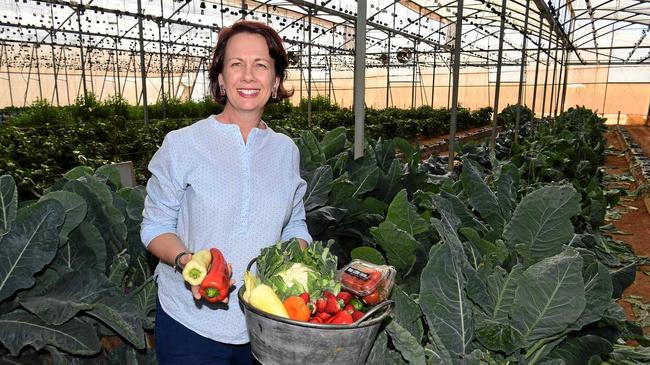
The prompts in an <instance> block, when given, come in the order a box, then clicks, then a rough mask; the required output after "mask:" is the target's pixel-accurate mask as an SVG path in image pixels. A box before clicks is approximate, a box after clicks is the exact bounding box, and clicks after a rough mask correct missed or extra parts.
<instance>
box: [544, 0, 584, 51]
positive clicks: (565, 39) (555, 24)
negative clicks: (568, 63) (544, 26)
mask: <svg viewBox="0 0 650 365" xmlns="http://www.w3.org/2000/svg"><path fill="white" fill-rule="evenodd" d="M533 1H534V2H535V5H537V9H539V13H540V15H541V16H543V17H544V18H546V20H547V21H548V24H549V25H550V26H551V28H552V29H553V30H554V31H555V34H556V35H557V36H558V38H560V39H562V43H564V47H565V48H566V49H568V50H572V51H573V52H574V53H575V54H576V56H577V57H578V60H580V62H584V60H583V59H582V57H581V56H580V54H579V53H578V50H577V49H576V48H575V47H574V46H573V43H572V42H571V40H570V39H569V36H568V35H567V34H566V33H565V32H564V28H562V25H561V24H560V22H559V21H558V20H557V19H555V17H553V14H551V10H550V9H549V8H548V5H546V3H545V2H544V0H533Z"/></svg>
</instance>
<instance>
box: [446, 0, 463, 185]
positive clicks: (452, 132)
mask: <svg viewBox="0 0 650 365" xmlns="http://www.w3.org/2000/svg"><path fill="white" fill-rule="evenodd" d="M462 36H463V0H457V4H456V38H455V39H454V41H455V44H454V62H453V74H454V76H453V78H454V90H453V92H452V99H453V100H452V103H451V120H450V123H449V158H448V161H447V171H449V172H450V173H451V172H453V171H454V149H455V143H456V123H457V121H458V86H459V85H458V82H459V81H460V48H461V46H462V43H461V38H462Z"/></svg>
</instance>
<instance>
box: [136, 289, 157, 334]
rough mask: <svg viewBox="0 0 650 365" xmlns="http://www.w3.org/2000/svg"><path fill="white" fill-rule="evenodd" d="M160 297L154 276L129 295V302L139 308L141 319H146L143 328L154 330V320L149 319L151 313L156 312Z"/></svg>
mask: <svg viewBox="0 0 650 365" xmlns="http://www.w3.org/2000/svg"><path fill="white" fill-rule="evenodd" d="M157 296H158V287H157V286H156V282H155V281H154V278H153V276H150V277H149V279H147V281H145V282H144V283H143V284H142V285H140V286H139V287H138V288H136V289H135V290H134V291H133V292H132V293H130V294H129V302H131V304H132V305H133V306H134V307H135V308H137V310H138V313H139V315H140V317H141V318H143V319H145V323H144V324H143V327H144V328H146V329H153V327H154V318H152V317H149V315H150V314H151V312H154V311H155V310H156V298H157Z"/></svg>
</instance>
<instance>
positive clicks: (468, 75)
mask: <svg viewBox="0 0 650 365" xmlns="http://www.w3.org/2000/svg"><path fill="white" fill-rule="evenodd" d="M517 68H518V67H507V68H504V69H503V70H502V82H501V96H500V102H499V105H500V108H503V107H505V106H506V105H508V104H516V103H517V93H518V82H517V79H518V77H519V75H518V71H517ZM545 72H546V69H545V67H544V66H543V65H542V66H541V67H540V68H539V75H538V80H537V83H538V88H537V101H536V103H535V111H536V113H537V114H538V115H540V114H542V104H543V90H544V78H545ZM302 73H303V75H302V88H301V87H300V85H301V76H300V71H299V70H298V69H291V70H290V71H289V80H288V82H287V86H289V87H290V88H291V87H292V88H293V89H294V91H295V93H294V96H293V98H292V99H291V100H292V102H293V103H294V104H297V103H298V102H299V100H300V98H301V97H302V98H307V96H308V92H307V79H308V75H307V71H306V70H303V71H302ZM390 73H391V76H390V79H391V80H390V88H387V72H386V68H369V69H367V70H366V105H367V106H369V107H373V108H385V107H386V106H389V107H398V108H410V107H411V106H415V107H418V106H421V105H432V106H433V107H435V108H440V107H447V106H448V98H449V91H450V90H449V72H448V69H446V68H442V67H437V68H436V70H435V88H434V89H433V92H434V95H433V103H432V100H431V92H432V87H431V85H432V81H433V68H432V67H430V66H420V68H419V72H416V75H415V76H416V77H415V82H413V80H414V78H413V68H412V67H408V68H407V67H399V68H395V69H391V70H390ZM9 75H10V77H11V80H10V82H9V79H8V78H7V77H6V76H5V77H4V78H2V79H0V88H2V90H9V83H11V90H12V92H11V94H10V93H8V92H3V93H2V94H0V107H6V106H11V105H12V101H13V105H15V106H23V105H30V104H31V103H33V102H34V101H35V100H37V99H38V98H40V97H41V95H42V97H43V98H44V99H47V100H49V101H50V102H51V103H52V104H53V105H57V100H56V97H55V92H54V74H53V73H52V72H51V70H49V71H48V70H44V71H42V72H41V74H40V87H39V82H38V77H37V75H36V74H35V72H34V70H32V72H31V73H30V72H29V71H28V70H24V69H23V70H18V69H16V70H11V72H10V73H9ZM323 75H325V73H323V72H322V71H320V72H319V73H315V75H312V97H315V96H317V95H321V96H325V97H328V96H329V97H331V99H332V101H333V102H335V103H337V104H338V105H340V106H343V107H351V106H352V100H353V87H354V85H353V81H352V80H353V71H352V70H350V71H333V72H332V75H331V79H332V83H331V84H330V82H329V75H325V76H323ZM495 75H496V67H489V68H485V67H468V68H464V69H462V70H461V77H460V90H459V102H460V104H461V105H462V106H464V107H467V108H470V109H476V108H480V107H484V106H493V103H494V92H495V87H496V82H495ZM552 75H553V69H552V67H551V68H550V69H549V80H548V85H547V90H546V103H545V105H544V107H545V108H544V111H543V115H548V114H552V113H553V109H554V108H555V107H554V105H555V100H556V98H557V95H556V92H557V85H556V89H555V90H556V91H553V89H552V87H551V84H552V81H551V80H552ZM557 75H559V67H558V69H557ZM557 75H556V83H557V82H558V81H557ZM196 76H197V73H196V71H192V72H191V73H188V72H186V73H184V74H180V73H177V74H174V75H173V78H172V79H171V80H170V78H169V75H165V78H164V80H163V83H164V87H165V94H166V95H169V94H171V95H173V96H174V97H176V98H180V99H187V98H188V97H189V96H190V91H191V90H192V85H194V89H193V93H192V98H194V99H201V98H202V97H203V96H204V95H205V93H206V92H207V90H208V87H207V80H205V78H204V75H203V71H200V72H199V73H198V79H197V80H196V82H195V81H194V79H195V78H196ZM316 76H318V77H316ZM66 79H67V80H66ZM81 80H82V79H81V73H80V71H74V70H73V71H68V72H67V75H65V74H63V71H61V72H60V73H59V75H58V83H57V85H58V94H59V101H58V104H61V105H66V104H68V103H69V102H74V100H75V98H76V97H77V95H80V94H81V93H82V83H81ZM525 80H526V87H525V88H524V100H525V103H526V105H528V106H529V107H532V104H533V103H532V99H533V89H534V87H533V85H534V83H535V67H534V66H533V64H529V65H528V68H527V70H526V76H525ZM120 85H121V87H122V89H123V90H124V91H123V96H124V98H125V99H126V100H127V101H128V102H129V103H131V104H141V102H142V101H141V100H139V101H137V100H136V97H137V95H139V93H140V92H141V91H140V90H141V88H142V80H141V77H140V75H139V74H134V72H133V71H131V72H130V73H129V74H128V76H127V74H126V72H124V71H123V72H122V73H121V77H120ZM160 85H161V80H160V75H159V74H155V75H150V76H149V77H148V78H147V99H148V102H149V103H155V102H156V100H158V99H159V96H160ZM413 85H414V86H413ZM649 85H650V67H648V66H620V67H614V66H612V67H609V68H608V67H607V66H606V65H603V66H570V68H569V83H568V85H567V93H566V102H565V107H566V108H568V107H570V106H573V105H584V106H586V107H587V108H590V109H593V110H596V111H598V113H600V114H603V115H605V116H606V117H608V119H609V120H610V122H613V121H615V120H616V118H617V113H618V112H619V111H620V112H621V120H620V122H621V123H623V124H643V123H645V120H646V116H647V112H648V103H650V86H649ZM86 88H87V90H88V91H89V92H93V93H94V94H95V95H96V96H97V97H98V98H99V99H106V98H108V97H109V96H111V95H114V94H115V90H116V88H117V82H116V81H115V79H114V77H113V76H112V72H111V71H108V72H107V71H105V72H103V73H99V72H95V73H93V75H92V76H90V74H89V72H86ZM414 89H415V91H414ZM560 89H561V88H560ZM26 90H27V92H26ZM170 90H171V92H170ZM387 90H388V92H389V98H388V104H387V102H386V94H387ZM136 92H137V93H136ZM413 93H415V95H413ZM552 94H553V101H552V103H553V109H551V96H552ZM12 98H13V100H12ZM413 98H414V99H413ZM558 110H559V108H558Z"/></svg>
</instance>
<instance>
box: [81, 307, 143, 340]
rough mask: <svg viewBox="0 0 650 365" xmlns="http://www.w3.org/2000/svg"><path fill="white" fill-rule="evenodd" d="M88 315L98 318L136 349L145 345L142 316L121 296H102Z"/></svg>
mask: <svg viewBox="0 0 650 365" xmlns="http://www.w3.org/2000/svg"><path fill="white" fill-rule="evenodd" d="M87 313H88V315H90V316H92V317H95V318H97V319H99V320H100V321H101V322H102V323H104V324H105V325H107V326H108V327H110V328H112V329H113V330H114V331H115V332H116V333H118V334H119V335H120V336H122V337H124V338H125V339H126V340H127V341H128V342H129V343H130V344H131V345H133V346H134V347H135V348H137V349H140V350H141V349H143V348H144V347H145V341H144V330H143V329H142V317H141V316H140V314H139V313H138V309H137V308H136V307H135V306H134V305H133V304H132V303H131V302H130V301H128V300H125V298H124V297H122V296H108V297H107V296H102V297H100V298H99V299H98V301H96V302H95V303H93V308H92V309H91V310H90V311H88V312H87Z"/></svg>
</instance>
